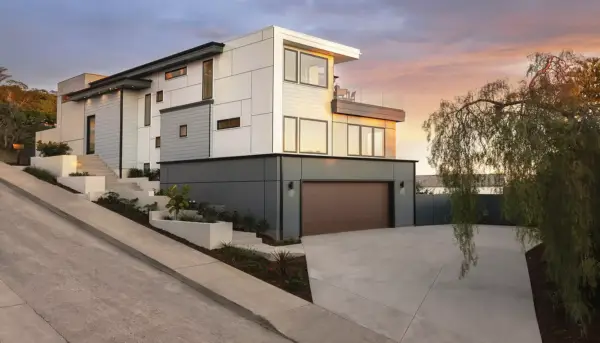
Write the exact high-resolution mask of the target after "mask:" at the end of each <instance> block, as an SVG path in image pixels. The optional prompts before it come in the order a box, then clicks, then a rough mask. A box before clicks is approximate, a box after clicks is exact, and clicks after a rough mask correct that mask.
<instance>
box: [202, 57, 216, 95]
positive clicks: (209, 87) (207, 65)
mask: <svg viewBox="0 0 600 343" xmlns="http://www.w3.org/2000/svg"><path fill="white" fill-rule="evenodd" d="M212 97H213V60H208V61H204V62H203V63H202V100H207V99H212Z"/></svg>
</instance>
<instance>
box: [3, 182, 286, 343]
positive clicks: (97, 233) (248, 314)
mask: <svg viewBox="0 0 600 343" xmlns="http://www.w3.org/2000/svg"><path fill="white" fill-rule="evenodd" d="M0 183H2V184H4V185H5V186H7V187H8V188H10V189H11V190H13V191H14V192H16V193H18V194H19V195H22V196H24V197H25V198H27V199H29V200H31V201H33V202H34V203H36V204H38V205H40V206H43V207H45V208H46V209H48V210H49V211H50V212H52V213H54V214H56V215H58V216H60V217H61V218H63V219H65V220H67V221H69V222H71V223H73V224H74V225H76V226H77V227H79V228H81V229H83V230H85V231H86V232H88V233H90V234H91V235H93V236H94V237H96V238H99V239H102V240H104V241H106V242H108V243H109V244H111V245H113V246H115V247H117V248H118V249H119V250H121V251H123V252H125V253H126V254H128V255H130V256H132V257H134V258H136V259H138V260H140V261H142V262H144V263H146V264H148V265H150V266H152V267H154V268H156V269H158V270H160V271H161V272H163V273H165V274H168V275H170V276H171V277H173V278H175V279H177V280H179V281H181V282H182V283H184V284H186V285H187V286H189V287H191V288H193V289H194V290H196V291H197V292H199V293H201V294H202V295H204V296H206V297H207V298H209V299H211V300H213V301H215V302H216V303H218V304H219V305H221V306H223V307H225V308H226V309H228V310H230V311H232V312H234V313H236V314H237V315H239V316H240V317H242V318H244V319H247V320H250V321H252V322H254V323H256V324H258V325H260V326H262V327H263V328H265V329H267V330H269V331H272V332H274V333H276V334H277V335H280V336H281V337H283V338H285V339H288V340H289V341H291V342H296V343H297V341H296V340H294V339H292V338H290V337H289V336H287V335H285V334H284V333H282V332H281V331H279V330H278V329H277V328H276V327H275V326H274V325H273V324H272V323H271V322H270V321H268V320H267V319H266V318H264V317H262V316H260V315H258V314H256V313H254V312H252V311H251V310H249V309H247V308H245V307H243V306H241V305H239V304H237V303H236V302H234V301H232V300H229V299H228V298H226V297H224V296H222V295H220V294H218V293H216V292H214V291H212V290H210V289H208V288H206V287H205V286H203V285H201V284H199V283H197V282H195V281H193V280H191V279H189V278H187V277H185V276H183V275H182V274H180V273H178V272H177V271H176V270H174V269H172V268H169V267H168V266H166V265H164V264H163V263H161V262H159V261H157V260H155V259H153V258H151V257H149V256H147V255H145V254H143V253H141V252H139V251H138V250H136V249H134V248H132V247H130V246H129V245H127V244H125V243H123V242H121V241H119V240H118V239H115V238H113V237H112V236H110V235H108V234H106V233H104V232H102V231H101V230H99V229H97V228H95V227H94V226H92V225H90V224H88V223H86V222H84V221H82V220H80V219H77V218H75V217H74V216H72V215H70V214H69V213H67V212H64V211H62V210H60V209H58V208H57V207H55V206H54V205H52V204H50V203H47V202H46V201H44V200H42V199H40V198H38V197H36V196H35V195H33V194H31V193H29V192H27V191H25V190H24V189H22V188H20V187H19V186H16V185H14V184H12V183H11V182H10V181H7V180H6V179H4V178H2V177H0ZM124 218H125V217H124ZM125 219H127V218H125ZM128 220H129V219H128ZM136 224H137V223H136Z"/></svg>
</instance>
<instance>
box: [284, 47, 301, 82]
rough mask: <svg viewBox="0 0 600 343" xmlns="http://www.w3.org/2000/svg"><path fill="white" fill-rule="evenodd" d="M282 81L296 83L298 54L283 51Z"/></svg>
mask: <svg viewBox="0 0 600 343" xmlns="http://www.w3.org/2000/svg"><path fill="white" fill-rule="evenodd" d="M284 59H285V61H284V64H285V67H284V71H283V73H284V75H283V77H284V80H286V81H292V82H298V52H297V51H294V50H289V49H285V58H284Z"/></svg>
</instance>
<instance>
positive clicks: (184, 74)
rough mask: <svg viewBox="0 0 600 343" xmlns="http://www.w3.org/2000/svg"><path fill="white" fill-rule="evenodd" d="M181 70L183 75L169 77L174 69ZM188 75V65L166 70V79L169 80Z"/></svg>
mask: <svg viewBox="0 0 600 343" xmlns="http://www.w3.org/2000/svg"><path fill="white" fill-rule="evenodd" d="M180 70H182V73H181V75H177V76H171V77H167V74H169V73H172V72H174V71H180ZM186 75H187V66H183V67H179V68H175V69H171V70H167V71H165V80H166V81H169V80H173V79H176V78H178V77H182V76H186Z"/></svg>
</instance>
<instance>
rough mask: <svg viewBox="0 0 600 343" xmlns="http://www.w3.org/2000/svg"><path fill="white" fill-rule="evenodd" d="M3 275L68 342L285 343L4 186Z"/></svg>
mask: <svg viewBox="0 0 600 343" xmlns="http://www.w3.org/2000/svg"><path fill="white" fill-rule="evenodd" d="M0 280H2V281H3V282H4V283H5V284H6V285H7V286H8V287H9V288H10V289H11V290H12V291H13V292H14V293H16V294H17V295H18V296H19V297H20V298H21V299H23V301H24V302H26V304H27V305H28V306H29V307H31V308H32V309H33V310H34V311H35V313H36V314H37V315H38V316H39V317H41V318H42V319H43V320H44V321H45V322H47V323H48V324H49V325H50V326H51V327H52V329H54V330H55V331H56V332H57V333H58V334H60V335H61V336H62V337H64V339H65V340H66V341H67V342H71V343H76V342H86V343H93V342H165V343H176V342H186V343H191V342H203V343H204V342H206V343H211V342H224V343H225V342H228V343H229V342H253V343H258V342H288V341H287V340H286V339H284V338H283V337H281V336H280V335H278V334H276V333H273V332H271V331H269V330H267V329H265V328H263V327H261V326H260V325H258V324H256V323H254V322H252V321H249V320H247V319H244V318H242V317H240V316H238V315H236V314H235V313H233V312H231V311H229V310H228V309H226V308H224V307H222V306H220V305H219V304H217V303H215V302H214V301H212V300H211V299H209V298H207V297H205V296H203V295H201V294H199V293H197V292H196V291H194V290H193V289H191V288H189V287H188V286H186V285H184V284H182V283H181V282H179V281H177V280H175V279H173V278H172V277H170V276H169V275H166V274H164V273H162V272H160V271H158V270H156V269H154V268H152V267H150V266H148V265H146V264H144V263H143V262H141V261H139V260H137V259H135V258H133V257H130V256H129V255H127V254H125V253H124V252H121V251H120V250H118V249H117V248H115V247H113V246H112V245H110V244H108V243H106V242H104V241H102V240H99V239H97V238H95V237H93V236H91V235H89V234H87V233H86V232H84V231H83V230H81V229H79V228H77V227H76V226H74V225H73V224H71V223H70V222H68V221H66V220H65V219H63V218H61V217H59V216H58V215H56V214H54V213H52V212H50V211H48V210H46V209H45V208H43V207H41V206H39V205H37V204H35V203H33V202H31V201H29V200H28V199H25V198H23V197H22V196H20V195H17V194H16V193H14V192H13V191H12V190H10V189H9V188H7V187H6V186H4V185H2V184H0ZM2 326H3V324H2V323H1V322H0V332H1V330H2V329H4V330H10V328H7V327H4V328H3V327H2Z"/></svg>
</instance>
